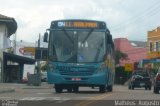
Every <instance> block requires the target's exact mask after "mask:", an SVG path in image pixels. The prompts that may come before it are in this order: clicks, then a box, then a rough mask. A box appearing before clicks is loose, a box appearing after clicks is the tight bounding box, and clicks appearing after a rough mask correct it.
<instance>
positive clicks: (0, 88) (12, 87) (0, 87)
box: [0, 82, 53, 93]
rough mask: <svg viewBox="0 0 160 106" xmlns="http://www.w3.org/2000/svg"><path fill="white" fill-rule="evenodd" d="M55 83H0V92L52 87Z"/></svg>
mask: <svg viewBox="0 0 160 106" xmlns="http://www.w3.org/2000/svg"><path fill="white" fill-rule="evenodd" d="M52 88H53V85H52V84H48V83H46V82H42V83H41V86H33V85H27V84H18V83H0V93H7V92H15V91H16V90H17V89H52Z"/></svg>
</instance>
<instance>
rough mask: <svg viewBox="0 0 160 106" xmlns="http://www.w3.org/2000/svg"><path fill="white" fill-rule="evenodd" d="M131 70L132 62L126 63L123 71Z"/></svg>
mask: <svg viewBox="0 0 160 106" xmlns="http://www.w3.org/2000/svg"><path fill="white" fill-rule="evenodd" d="M132 70H133V64H131V63H126V64H125V71H132Z"/></svg>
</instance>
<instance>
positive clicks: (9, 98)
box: [0, 97, 11, 99]
mask: <svg viewBox="0 0 160 106" xmlns="http://www.w3.org/2000/svg"><path fill="white" fill-rule="evenodd" d="M10 98H11V97H0V99H10Z"/></svg>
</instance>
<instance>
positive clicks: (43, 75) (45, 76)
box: [41, 72, 47, 82]
mask: <svg viewBox="0 0 160 106" xmlns="http://www.w3.org/2000/svg"><path fill="white" fill-rule="evenodd" d="M41 81H42V82H46V81H47V72H41Z"/></svg>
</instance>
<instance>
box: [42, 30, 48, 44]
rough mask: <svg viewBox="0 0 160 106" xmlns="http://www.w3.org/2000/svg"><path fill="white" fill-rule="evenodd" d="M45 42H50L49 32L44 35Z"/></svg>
mask: <svg viewBox="0 0 160 106" xmlns="http://www.w3.org/2000/svg"><path fill="white" fill-rule="evenodd" d="M43 42H48V32H45V33H44V37H43Z"/></svg>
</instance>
